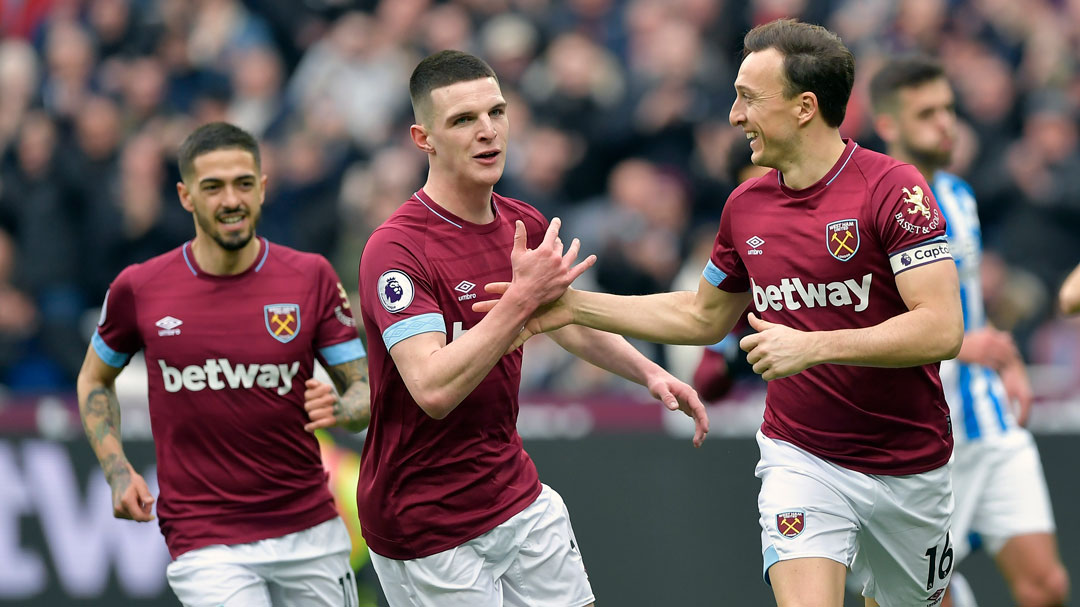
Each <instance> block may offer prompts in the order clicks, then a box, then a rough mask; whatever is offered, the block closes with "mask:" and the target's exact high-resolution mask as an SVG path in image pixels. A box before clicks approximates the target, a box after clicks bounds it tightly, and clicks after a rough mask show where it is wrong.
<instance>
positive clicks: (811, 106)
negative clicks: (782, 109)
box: [797, 91, 819, 126]
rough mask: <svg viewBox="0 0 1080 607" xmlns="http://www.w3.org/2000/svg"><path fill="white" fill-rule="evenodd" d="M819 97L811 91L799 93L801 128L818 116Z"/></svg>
mask: <svg viewBox="0 0 1080 607" xmlns="http://www.w3.org/2000/svg"><path fill="white" fill-rule="evenodd" d="M818 109H819V108H818V98H817V95H815V94H814V93H811V92H810V91H804V92H802V93H799V105H798V110H797V111H798V118H799V126H804V125H806V124H807V123H809V122H810V121H811V120H813V118H814V116H817V115H818Z"/></svg>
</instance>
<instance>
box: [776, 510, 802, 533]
mask: <svg viewBox="0 0 1080 607" xmlns="http://www.w3.org/2000/svg"><path fill="white" fill-rule="evenodd" d="M805 527H806V513H805V512H803V511H802V510H791V511H788V512H781V513H780V514H777V515H776V529H777V530H778V531H779V532H780V535H782V536H784V537H789V538H790V537H795V536H797V535H799V534H800V533H802V531H803V529H804V528H805Z"/></svg>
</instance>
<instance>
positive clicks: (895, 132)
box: [874, 112, 900, 143]
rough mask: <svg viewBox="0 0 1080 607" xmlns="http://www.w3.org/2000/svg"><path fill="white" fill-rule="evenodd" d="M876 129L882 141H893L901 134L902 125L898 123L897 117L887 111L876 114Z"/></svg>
mask: <svg viewBox="0 0 1080 607" xmlns="http://www.w3.org/2000/svg"><path fill="white" fill-rule="evenodd" d="M874 131H875V132H877V135H878V137H881V140H882V141H884V142H885V143H892V142H894V141H896V139H897V136H899V134H900V126H899V125H898V124H896V118H895V117H894V116H893V115H892V114H889V113H887V112H886V113H881V114H878V115H876V116H874Z"/></svg>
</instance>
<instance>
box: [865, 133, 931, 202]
mask: <svg viewBox="0 0 1080 607" xmlns="http://www.w3.org/2000/svg"><path fill="white" fill-rule="evenodd" d="M851 162H852V164H854V165H855V167H856V170H855V171H853V172H852V173H853V174H859V175H861V176H862V178H863V179H865V181H866V185H867V188H868V191H869V192H870V194H871V197H870V199H871V200H872V201H875V202H877V203H880V204H891V202H892V200H891V199H889V197H890V196H891V195H892V194H894V193H896V192H903V193H904V196H905V197H907V198H910V197H911V196H915V197H917V198H920V199H921V198H922V197H923V196H925V195H928V194H930V192H929V191H924V190H929V184H928V183H926V178H924V177H923V175H922V173H920V172H919V169H917V168H915V166H914V165H912V164H909V163H907V162H902V161H900V160H897V159H895V158H893V157H892V156H888V155H886V154H882V153H881V152H875V151H874V150H868V149H866V148H863V147H861V146H860V147H859V148H857V149H856V150H855V152H854V153H853V154H852V155H851Z"/></svg>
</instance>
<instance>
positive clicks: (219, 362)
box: [158, 358, 300, 396]
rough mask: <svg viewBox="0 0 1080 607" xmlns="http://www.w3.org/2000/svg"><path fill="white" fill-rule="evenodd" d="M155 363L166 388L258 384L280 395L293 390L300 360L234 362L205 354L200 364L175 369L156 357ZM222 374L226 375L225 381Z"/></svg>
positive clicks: (226, 386)
mask: <svg viewBox="0 0 1080 607" xmlns="http://www.w3.org/2000/svg"><path fill="white" fill-rule="evenodd" d="M158 365H159V366H160V367H161V379H162V381H163V383H164V384H165V391H166V392H179V391H180V390H190V391H192V392H198V391H200V390H204V389H207V388H209V389H211V390H224V389H226V388H228V389H230V390H236V389H240V388H243V389H245V390H249V389H251V388H252V387H254V386H256V385H258V386H259V387H260V388H268V389H272V390H276V391H277V393H278V394H279V395H281V396H285V395H286V394H288V393H289V392H291V391H292V384H293V378H295V377H296V374H297V373H298V372H299V371H300V361H294V362H293V363H292V364H284V363H281V364H276V365H272V364H259V363H251V364H248V365H244V364H238V365H236V366H233V365H232V363H230V362H229V359H227V358H217V359H214V358H208V359H206V362H205V363H204V364H202V365H188V366H186V367H184V368H183V369H177V368H176V367H170V366H169V365H167V364H166V363H165V361H164V360H160V359H159V360H158ZM221 375H224V376H225V380H224V381H222V379H221Z"/></svg>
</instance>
